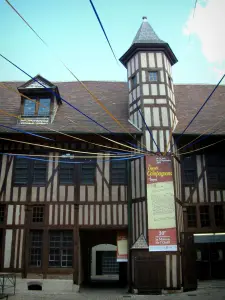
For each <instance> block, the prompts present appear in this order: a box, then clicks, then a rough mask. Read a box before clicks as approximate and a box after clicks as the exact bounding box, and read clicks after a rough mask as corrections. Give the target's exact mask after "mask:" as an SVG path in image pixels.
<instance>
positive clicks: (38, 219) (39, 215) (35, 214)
mask: <svg viewBox="0 0 225 300" xmlns="http://www.w3.org/2000/svg"><path fill="white" fill-rule="evenodd" d="M32 221H33V222H34V223H42V222H43V221H44V207H43V206H34V207H33V210H32Z"/></svg>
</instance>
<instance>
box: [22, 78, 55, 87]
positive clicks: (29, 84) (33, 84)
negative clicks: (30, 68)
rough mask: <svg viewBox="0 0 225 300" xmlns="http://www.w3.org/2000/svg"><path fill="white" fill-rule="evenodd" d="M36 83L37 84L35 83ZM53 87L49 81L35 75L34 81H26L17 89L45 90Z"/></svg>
mask: <svg viewBox="0 0 225 300" xmlns="http://www.w3.org/2000/svg"><path fill="white" fill-rule="evenodd" d="M37 81H38V82H37ZM54 87H55V85H54V84H52V83H51V82H50V81H48V80H47V79H45V78H44V77H42V76H41V75H37V76H35V77H34V79H31V80H29V81H27V82H26V83H25V84H23V85H22V86H20V87H18V90H20V89H45V88H54Z"/></svg>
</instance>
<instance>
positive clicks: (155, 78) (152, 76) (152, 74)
mask: <svg viewBox="0 0 225 300" xmlns="http://www.w3.org/2000/svg"><path fill="white" fill-rule="evenodd" d="M149 80H150V81H154V82H156V81H158V72H157V71H151V72H149Z"/></svg>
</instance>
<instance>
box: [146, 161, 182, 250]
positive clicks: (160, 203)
mask: <svg viewBox="0 0 225 300" xmlns="http://www.w3.org/2000/svg"><path fill="white" fill-rule="evenodd" d="M146 171H147V205H148V240H149V251H177V232H176V214H175V202H174V187H173V176H172V164H171V159H170V158H168V157H165V156H164V157H163V156H146Z"/></svg>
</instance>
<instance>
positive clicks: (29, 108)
mask: <svg viewBox="0 0 225 300" xmlns="http://www.w3.org/2000/svg"><path fill="white" fill-rule="evenodd" d="M35 106H36V104H35V102H33V101H31V100H28V99H25V100H24V115H25V116H34V115H35Z"/></svg>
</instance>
